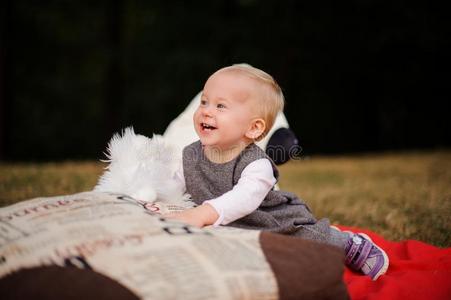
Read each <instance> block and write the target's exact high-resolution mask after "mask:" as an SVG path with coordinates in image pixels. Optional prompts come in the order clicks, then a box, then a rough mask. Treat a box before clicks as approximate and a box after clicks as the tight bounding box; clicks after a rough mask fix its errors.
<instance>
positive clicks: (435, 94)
mask: <svg viewBox="0 0 451 300" xmlns="http://www.w3.org/2000/svg"><path fill="white" fill-rule="evenodd" d="M5 3H7V5H9V6H7V7H8V9H7V10H6V11H7V16H8V18H5V20H4V21H2V24H3V25H5V26H4V28H3V29H4V30H3V31H2V32H4V33H5V34H3V35H2V40H1V42H2V45H1V50H3V52H5V53H6V55H5V56H4V64H3V65H1V66H2V68H3V69H2V74H4V76H3V83H4V86H5V87H4V88H3V90H1V89H0V92H1V93H2V95H3V96H4V97H0V118H2V121H3V124H4V125H3V126H0V131H1V133H3V138H2V135H1V134H0V139H2V141H3V143H0V148H2V147H3V149H2V150H3V158H4V159H21V160H35V159H61V158H66V159H67V158H85V157H91V158H98V157H99V156H100V153H101V151H102V149H103V148H104V147H105V146H106V142H107V141H108V139H109V138H110V137H111V135H112V134H113V133H114V132H116V131H119V130H120V129H121V128H123V127H125V126H129V125H134V127H135V129H136V131H137V132H139V133H143V134H146V135H151V134H152V133H163V131H164V129H165V128H166V126H167V125H168V123H169V122H170V121H171V120H172V119H173V118H174V117H176V116H177V115H178V113H180V112H181V111H182V109H183V108H184V107H185V106H186V104H187V103H188V101H189V100H190V99H192V97H194V95H195V94H196V93H197V92H199V91H200V90H201V89H202V86H203V83H204V81H205V80H206V79H207V77H208V76H209V74H211V73H212V72H213V71H215V70H216V69H218V68H220V67H222V66H225V65H229V64H232V63H239V62H247V63H250V64H252V65H255V66H257V67H259V68H262V69H263V70H265V71H267V72H269V73H270V74H272V75H274V77H275V78H276V79H277V80H278V81H279V83H280V85H281V86H282V88H283V90H284V92H285V95H286V99H287V109H286V114H287V116H288V119H289V122H290V124H291V125H292V127H293V129H294V130H295V132H296V133H297V134H298V135H299V137H300V139H301V141H302V144H303V147H304V149H305V151H306V152H307V153H312V152H333V153H337V152H351V151H368V150H372V151H373V150H384V149H400V148H404V149H405V148H423V147H440V146H449V143H450V140H451V139H450V133H449V132H450V131H449V130H448V127H449V125H448V123H449V122H448V121H447V119H448V117H447V110H446V109H445V103H446V101H449V98H450V91H449V89H450V85H449V83H448V81H449V77H450V76H449V70H450V68H449V67H450V65H449V50H450V39H449V38H448V37H449V36H450V26H449V21H448V19H449V18H448V17H447V16H446V12H447V11H446V10H445V9H443V8H441V7H437V6H434V5H433V4H429V3H426V2H424V3H418V4H417V3H414V2H404V1H387V2H385V3H384V2H381V1H371V0H369V1H344V2H343V1H342V2H332V1H331V2H327V1H326V2H323V1H319V2H315V1H313V2H312V1H310V2H307V1H294V0H292V1H257V0H247V1H244V0H242V1H237V0H222V1H190V2H187V1H125V0H114V1H105V0H101V1H71V0H66V1H49V0H45V1H24V0H19V1H12V0H9V1H6V2H5ZM5 49H6V51H5ZM1 79H2V78H1V77H0V80H1ZM2 107H3V108H5V109H4V110H2V109H1V108H2ZM5 120H7V121H5ZM2 145H3V146H2ZM0 154H1V151H0ZM0 158H1V157H0Z"/></svg>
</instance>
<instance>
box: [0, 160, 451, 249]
mask: <svg viewBox="0 0 451 300" xmlns="http://www.w3.org/2000/svg"><path fill="white" fill-rule="evenodd" d="M103 166H104V165H102V164H100V163H96V162H63V163H41V164H29V163H13V164H11V163H0V206H5V205H8V204H12V203H15V202H17V201H20V200H24V199H29V198H33V197H38V196H53V195H62V194H70V193H77V192H81V191H86V190H90V189H92V188H93V186H94V185H95V183H96V181H97V178H98V176H99V175H100V174H101V173H102V171H103V170H102V167H103ZM280 171H281V180H280V185H281V188H282V189H284V190H288V191H291V192H295V193H296V194H297V195H299V196H300V197H301V198H303V199H304V200H305V201H306V202H307V203H309V205H310V206H311V208H312V209H313V211H314V212H315V214H316V215H317V216H318V217H328V218H329V219H330V220H331V221H332V223H336V224H343V225H350V226H358V227H364V228H368V229H371V230H374V231H376V232H378V233H379V234H381V235H383V236H384V237H385V238H387V239H392V240H401V239H417V240H422V241H425V242H428V243H432V244H434V245H437V246H442V247H449V246H451V186H450V184H451V151H435V152H416V153H413V152H412V153H393V154H390V153H388V154H374V155H359V156H343V157H327V156H324V157H319V156H318V157H316V156H313V157H311V158H309V159H305V158H304V159H302V160H300V161H293V162H290V163H288V164H285V165H283V166H281V168H280Z"/></svg>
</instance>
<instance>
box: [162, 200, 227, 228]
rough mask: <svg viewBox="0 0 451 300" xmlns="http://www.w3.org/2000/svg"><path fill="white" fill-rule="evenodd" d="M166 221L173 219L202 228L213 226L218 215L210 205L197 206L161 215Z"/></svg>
mask: <svg viewBox="0 0 451 300" xmlns="http://www.w3.org/2000/svg"><path fill="white" fill-rule="evenodd" d="M163 217H165V218H168V219H175V220H179V221H182V222H184V223H187V224H189V225H192V226H195V227H199V228H201V227H204V226H207V225H211V224H213V223H214V222H215V221H216V220H217V219H218V218H219V215H218V213H217V212H216V210H215V209H214V208H213V206H211V205H210V204H203V205H199V206H197V207H195V208H189V209H187V210H184V211H182V212H178V213H169V214H165V215H163Z"/></svg>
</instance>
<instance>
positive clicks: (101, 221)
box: [0, 192, 348, 299]
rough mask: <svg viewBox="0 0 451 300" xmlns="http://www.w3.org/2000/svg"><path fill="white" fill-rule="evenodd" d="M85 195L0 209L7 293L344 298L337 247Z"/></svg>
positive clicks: (1, 276)
mask: <svg viewBox="0 0 451 300" xmlns="http://www.w3.org/2000/svg"><path fill="white" fill-rule="evenodd" d="M177 209H180V208H178V207H175V206H171V205H167V204H165V203H161V202H154V203H143V202H140V201H137V200H135V199H133V198H131V197H129V196H127V195H121V194H107V193H99V192H85V193H80V194H74V195H67V196H60V197H49V198H36V199H32V200H28V201H25V202H21V203H17V204H15V205H11V206H8V207H4V208H1V209H0V224H1V225H0V227H1V228H0V229H1V231H0V232H1V234H0V294H1V295H2V299H18V298H39V299H72V298H73V299H81V298H83V299H90V298H92V299H102V298H105V299H106V298H108V299H116V298H117V299H136V298H143V299H243V298H246V299H323V298H324V299H330V298H333V299H347V297H348V296H347V291H346V288H345V286H344V284H343V282H342V274H343V271H344V265H343V254H342V252H341V251H339V250H338V249H336V248H334V247H332V246H328V245H324V244H318V243H316V242H312V241H306V240H302V239H299V238H294V237H289V236H282V235H278V234H273V233H268V232H261V231H253V230H243V229H236V228H229V227H219V228H205V229H198V228H194V227H191V226H188V225H186V224H183V223H180V222H178V221H174V220H166V219H164V218H161V217H160V216H159V215H158V214H157V213H158V212H165V211H171V210H177Z"/></svg>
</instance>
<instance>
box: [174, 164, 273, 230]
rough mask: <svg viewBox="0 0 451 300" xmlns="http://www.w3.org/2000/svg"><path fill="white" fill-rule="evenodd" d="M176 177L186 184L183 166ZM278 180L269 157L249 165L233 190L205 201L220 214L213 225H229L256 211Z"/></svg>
mask: <svg viewBox="0 0 451 300" xmlns="http://www.w3.org/2000/svg"><path fill="white" fill-rule="evenodd" d="M175 179H176V180H177V181H178V182H180V184H183V185H185V177H184V175H183V166H181V167H180V168H179V170H178V171H177V172H176V174H175ZM276 181H277V180H276V178H275V177H274V174H273V169H272V165H271V162H270V161H269V160H268V159H266V158H262V159H258V160H256V161H253V162H252V163H250V164H249V165H247V166H246V168H244V170H243V172H242V173H241V177H240V179H239V180H238V183H237V184H236V185H235V186H234V187H233V189H232V190H230V191H228V192H226V193H225V194H223V195H221V196H219V197H217V198H215V199H205V200H207V201H204V202H203V204H205V203H208V204H210V205H211V206H213V208H214V209H215V210H216V212H217V213H218V215H219V218H218V219H217V220H216V222H215V223H214V224H213V226H219V225H227V224H229V223H231V222H233V221H235V220H238V219H240V218H242V217H245V216H247V215H248V214H250V213H251V212H253V211H255V210H256V209H257V208H258V207H259V206H260V204H261V203H262V202H263V200H264V199H265V197H266V195H267V194H268V192H269V191H270V190H271V189H272V187H273V186H274V184H276ZM199 200H203V199H199Z"/></svg>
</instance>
